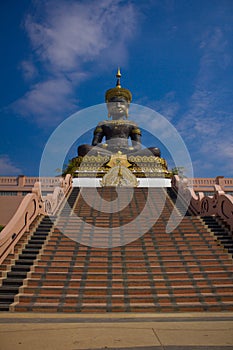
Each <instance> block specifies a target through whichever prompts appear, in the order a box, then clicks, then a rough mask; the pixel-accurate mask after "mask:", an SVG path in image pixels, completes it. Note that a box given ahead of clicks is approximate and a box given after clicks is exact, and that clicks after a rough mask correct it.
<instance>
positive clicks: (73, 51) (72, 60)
mask: <svg viewBox="0 0 233 350" xmlns="http://www.w3.org/2000/svg"><path fill="white" fill-rule="evenodd" d="M34 5H35V11H33V14H32V13H29V14H27V16H26V17H25V22H24V26H25V30H26V32H27V34H28V37H29V39H30V43H31V46H32V49H33V50H32V52H33V55H34V56H32V58H31V57H30V60H25V61H24V62H22V63H21V66H22V69H23V74H24V77H25V78H26V79H29V78H34V77H35V73H36V72H35V70H34V69H35V67H36V64H37V63H39V66H38V67H40V69H41V73H42V75H41V76H43V77H44V76H47V77H48V78H45V79H43V81H42V80H40V81H37V83H36V84H34V85H32V86H31V87H29V91H28V92H27V93H26V94H25V95H24V96H23V97H22V98H20V99H19V100H18V101H16V102H15V103H14V104H13V108H16V109H17V111H18V112H19V113H20V114H23V115H24V116H26V117H30V118H31V119H32V120H34V121H36V122H37V123H38V124H39V125H45V124H47V123H49V124H51V123H52V121H53V120H54V121H55V119H56V122H55V123H54V124H56V123H57V122H58V121H61V120H62V119H64V117H65V116H67V113H69V112H73V111H74V110H75V109H77V106H76V108H75V102H76V101H75V98H74V96H75V95H76V93H77V91H75V90H76V88H77V86H78V85H79V84H80V82H81V81H83V80H84V79H86V78H88V77H89V75H90V74H96V73H97V72H98V73H99V71H100V70H101V69H102V71H103V70H105V69H106V66H111V67H112V65H113V64H114V65H115V66H117V65H118V64H123V62H124V60H125V59H126V57H127V44H128V41H129V40H130V39H131V38H132V37H133V34H134V33H135V30H136V22H137V12H136V10H135V7H134V6H133V5H132V4H130V3H129V2H123V1H121V0H115V1H114V0H100V1H98V2H97V1H85V2H77V1H74V0H71V1H65V0H61V1H55V0H49V1H40V2H38V1H35V2H34ZM87 65H88V69H87ZM46 79H47V80H46Z"/></svg>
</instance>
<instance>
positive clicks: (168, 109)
mask: <svg viewBox="0 0 233 350" xmlns="http://www.w3.org/2000/svg"><path fill="white" fill-rule="evenodd" d="M135 103H138V104H142V105H146V106H148V107H149V108H152V109H153V110H155V111H156V112H158V113H160V114H162V115H163V116H164V117H165V118H166V119H168V120H170V121H171V120H172V119H173V118H174V117H175V116H176V115H177V112H178V111H179V108H180V105H179V103H178V102H177V101H176V96H175V92H174V91H170V92H168V93H167V94H165V96H163V98H162V99H160V100H155V101H149V100H148V99H147V98H145V97H144V98H141V99H139V100H137V101H136V102H135Z"/></svg>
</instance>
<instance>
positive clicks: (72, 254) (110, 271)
mask: <svg viewBox="0 0 233 350" xmlns="http://www.w3.org/2000/svg"><path fill="white" fill-rule="evenodd" d="M84 191H85V192H84ZM130 191H132V189H127V188H121V189H118V191H116V190H115V189H114V188H100V189H98V191H97V192H96V190H95V189H91V188H89V189H85V190H84V189H83V190H82V191H80V192H79V189H77V188H74V189H73V190H72V192H71V194H70V197H69V199H68V204H65V205H64V207H63V208H62V209H61V211H60V213H59V215H57V217H56V218H53V220H55V224H52V223H51V224H49V221H50V220H49V218H47V217H45V218H44V219H43V221H41V224H40V225H39V226H38V228H37V230H36V231H35V234H34V235H32V237H31V239H30V240H29V242H28V244H27V246H26V247H25V249H26V251H23V253H22V255H21V254H20V255H19V260H17V261H15V263H14V264H13V265H12V267H11V271H10V272H8V273H7V276H6V279H5V280H4V281H3V284H2V287H0V293H1V294H0V295H1V296H3V298H2V299H1V300H2V303H3V304H4V305H5V310H6V304H7V305H8V306H7V308H8V309H9V310H10V311H15V312H17V311H18V312H102V313H105V312H185V311H191V312H192V311H193V312H195V311H233V284H232V276H233V275H232V272H233V268H232V257H231V255H230V254H229V253H228V251H227V250H226V249H225V248H224V246H223V245H222V244H221V243H220V242H219V241H218V240H217V239H216V238H215V236H214V234H213V233H212V232H210V229H208V228H207V227H206V225H205V224H204V223H203V221H202V220H201V219H200V218H199V217H195V216H191V215H186V216H184V217H183V218H182V217H181V216H180V215H181V214H180V213H179V210H176V215H177V218H178V219H179V220H180V219H181V221H180V223H179V224H178V226H177V227H176V228H175V229H174V230H173V231H172V232H171V233H167V232H166V225H167V222H168V220H169V217H170V215H171V212H172V211H173V209H174V203H173V201H172V199H171V197H170V196H169V195H168V194H167V193H166V190H164V189H160V188H154V189H150V196H149V197H148V189H146V188H135V189H133V194H132V198H131V197H130V196H131V192H130ZM86 196H88V199H89V200H90V203H92V205H88V204H87V203H86V202H85V200H84V198H85V197H86ZM118 196H120V198H122V201H123V202H124V201H126V199H127V200H128V199H129V198H131V199H130V200H129V203H128V205H127V207H125V208H122V207H119V208H118V209H119V210H116V209H117V207H116V208H115V209H114V208H112V210H111V212H110V213H109V212H107V211H106V210H104V208H103V203H102V202H101V200H100V198H103V199H104V200H105V201H106V203H109V204H110V206H111V203H114V201H115V199H116V198H117V197H118ZM148 198H149V199H148ZM146 206H147V212H146V214H145V215H144V216H143V217H142V218H141V220H140V221H136V219H137V217H138V216H139V214H140V213H141V212H142V211H143V210H144V208H145V207H146ZM93 207H94V208H93ZM44 220H45V221H44ZM135 222H136V224H135ZM129 224H130V225H131V226H129ZM46 225H47V226H46ZM45 226H46V227H47V228H46V230H45ZM129 227H130V228H129ZM145 230H146V233H145V234H141V233H140V232H143V231H145ZM106 232H107V238H106ZM34 236H35V238H33V237H34ZM106 239H107V243H108V245H107V247H105V248H103V247H101V246H99V245H101V244H102V243H103V242H106ZM125 239H126V241H127V240H128V243H125V242H126V241H125ZM37 242H38V244H40V246H38V247H36V243H37ZM80 242H81V243H80ZM83 242H88V243H89V244H88V245H85V244H83ZM28 249H29V250H30V249H31V251H29V250H28ZM26 256H27V257H26ZM20 259H21V260H20ZM27 259H28V260H27ZM29 261H30V263H29ZM25 262H28V264H25ZM19 266H20V267H22V270H23V271H22V270H20V268H19ZM24 269H25V270H24ZM17 274H18V275H17ZM19 275H20V278H21V279H20V282H19V281H18V282H17V283H18V284H17V288H16V287H15V289H14V293H11V292H10V290H7V287H8V286H9V284H10V281H11V280H12V278H13V276H15V277H16V281H17V280H18V279H19ZM7 281H8V282H7ZM20 285H21V286H20ZM4 291H5V292H4ZM8 294H9V295H10V294H11V298H9V299H7V298H6V299H7V300H6V299H4V296H6V295H8Z"/></svg>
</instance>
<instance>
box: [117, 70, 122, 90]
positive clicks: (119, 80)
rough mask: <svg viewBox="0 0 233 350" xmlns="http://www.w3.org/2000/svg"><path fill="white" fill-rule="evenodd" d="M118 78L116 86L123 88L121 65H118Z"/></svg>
mask: <svg viewBox="0 0 233 350" xmlns="http://www.w3.org/2000/svg"><path fill="white" fill-rule="evenodd" d="M116 78H117V83H116V87H118V88H121V71H120V67H118V69H117V74H116Z"/></svg>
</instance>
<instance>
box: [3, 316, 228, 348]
mask: <svg viewBox="0 0 233 350" xmlns="http://www.w3.org/2000/svg"><path fill="white" fill-rule="evenodd" d="M12 349H14V350H32V349H33V350H64V349H65V350H81V349H82V350H84V349H85V350H87V349H92V350H97V349H98V350H99V349H112V350H113V349H121V350H152V349H154V350H197V349H198V350H207V349H208V350H210V349H211V350H230V349H231V350H232V349H233V313H232V312H231V313H226V312H222V313H207V312H204V313H171V314H159V313H156V314H155V313H153V314H133V313H127V314H126V313H119V314H118V313H117V314H94V315H93V314H59V313H56V314H39V313H0V350H12Z"/></svg>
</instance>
